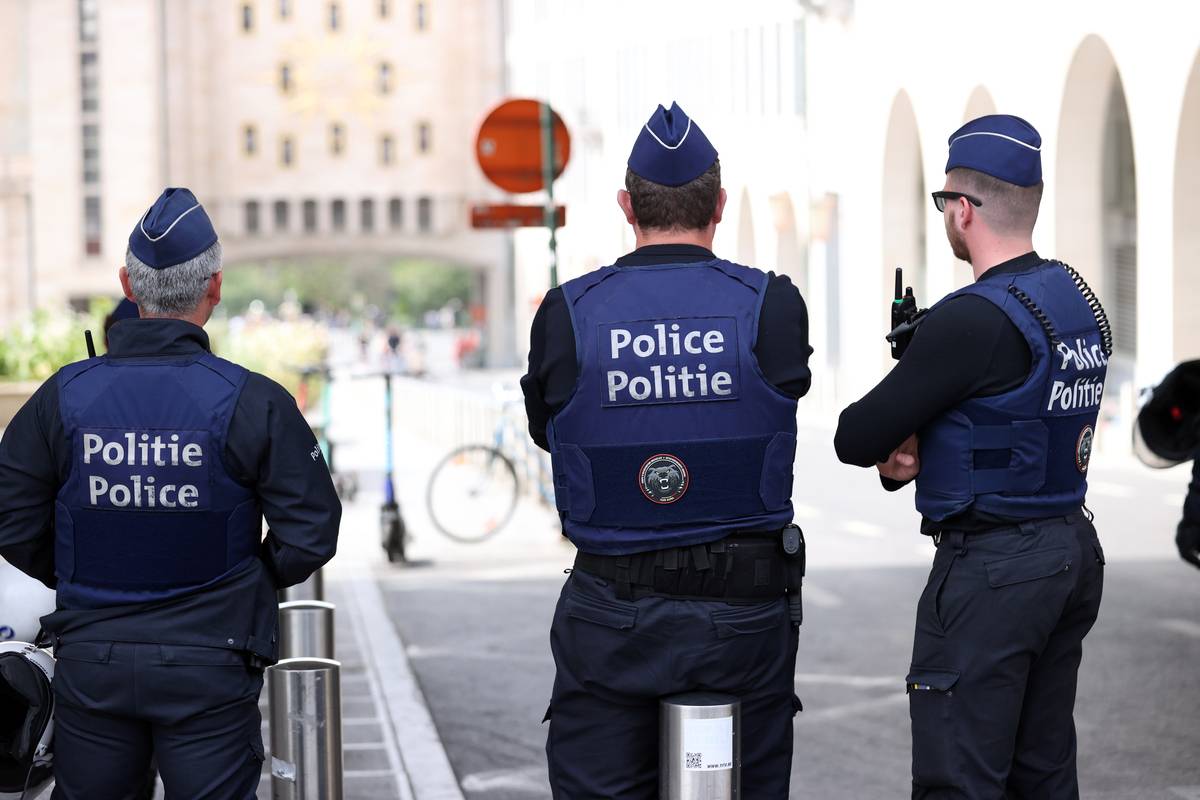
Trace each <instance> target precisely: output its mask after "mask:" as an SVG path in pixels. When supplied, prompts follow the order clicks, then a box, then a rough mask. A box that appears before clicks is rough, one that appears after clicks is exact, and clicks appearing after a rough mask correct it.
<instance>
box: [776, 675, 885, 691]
mask: <svg viewBox="0 0 1200 800" xmlns="http://www.w3.org/2000/svg"><path fill="white" fill-rule="evenodd" d="M796 683H802V684H817V685H824V686H853V687H854V688H856V689H869V688H875V687H878V686H891V687H893V688H896V687H899V686H901V685H902V684H903V683H904V681H903V680H902V679H901V678H897V677H896V676H895V675H887V676H883V675H834V674H828V673H822V672H797V673H796Z"/></svg>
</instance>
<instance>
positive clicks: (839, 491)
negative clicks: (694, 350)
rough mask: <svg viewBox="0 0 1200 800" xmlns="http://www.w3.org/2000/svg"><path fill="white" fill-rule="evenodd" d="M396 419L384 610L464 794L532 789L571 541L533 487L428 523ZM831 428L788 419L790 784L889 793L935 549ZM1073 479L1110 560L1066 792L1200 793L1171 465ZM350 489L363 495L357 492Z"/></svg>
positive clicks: (360, 446) (903, 746) (819, 794)
mask: <svg viewBox="0 0 1200 800" xmlns="http://www.w3.org/2000/svg"><path fill="white" fill-rule="evenodd" d="M354 386H355V389H354V390H353V391H354V394H353V395H343V396H341V397H339V396H338V395H336V394H335V406H336V405H338V404H352V405H353V408H354V411H355V412H356V413H355V416H356V419H358V420H362V421H363V422H362V423H361V424H362V425H363V430H362V431H361V432H359V433H357V434H356V433H355V432H354V431H353V430H348V431H347V432H348V433H349V435H350V438H351V439H352V440H357V445H356V446H351V447H348V448H346V450H345V452H346V454H347V455H346V463H347V465H348V466H350V467H353V468H358V469H362V470H366V471H368V472H369V471H371V470H372V469H373V468H377V466H378V464H379V463H380V462H381V455H382V454H381V444H380V443H379V438H378V436H377V435H374V436H373V435H371V433H370V432H368V427H369V423H368V421H369V420H372V419H373V418H375V415H376V414H377V413H381V411H382V406H381V403H380V402H379V400H378V398H376V397H375V395H376V394H378V387H374V388H373V387H372V385H371V384H370V382H369V381H358V382H354ZM376 407H378V411H377V410H376ZM398 422H399V423H400V425H399V431H398V434H397V452H398V453H400V454H401V463H400V468H399V474H398V491H399V495H400V501H401V505H402V506H403V507H404V509H405V515H406V518H407V519H408V521H409V525H410V529H411V530H412V532H413V542H412V545H411V552H412V554H413V555H414V556H415V557H417V558H419V559H422V560H425V561H427V562H428V564H429V565H428V566H425V567H422V568H409V569H398V570H396V571H394V572H392V573H391V574H390V575H389V576H388V577H385V578H383V579H382V586H383V589H384V593H385V598H386V601H387V605H388V610H389V613H390V615H391V618H392V620H393V622H394V624H395V625H396V628H397V630H398V631H399V632H400V634H401V636H402V638H403V639H404V642H405V644H406V646H407V648H408V655H409V657H410V659H411V663H412V666H413V669H414V671H415V673H416V675H417V678H418V680H419V682H420V684H421V687H422V689H423V691H424V694H425V697H426V700H427V702H428V705H429V708H430V710H431V712H432V714H433V717H434V721H435V723H436V725H437V728H438V731H439V733H440V735H441V737H442V740H443V742H444V744H445V747H446V751H447V753H448V755H449V758H450V761H451V764H452V766H453V768H454V770H455V772H456V774H457V775H458V777H459V780H460V782H461V785H462V787H463V791H464V793H465V794H466V795H467V796H468V797H469V798H472V800H474V798H489V800H523V799H524V798H547V797H549V796H550V795H549V790H548V788H547V786H546V778H545V757H544V754H543V746H544V741H545V729H544V727H543V726H542V725H541V719H542V715H543V713H544V711H545V708H546V704H547V701H548V698H549V693H550V687H551V683H552V680H553V664H552V662H551V659H550V652H549V644H548V630H549V625H550V619H551V616H552V613H553V609H554V604H555V601H556V599H557V596H558V591H559V588H560V587H561V584H562V580H563V575H562V570H563V568H565V567H567V566H569V565H570V563H571V559H572V555H573V552H572V551H571V549H570V547H569V545H566V544H564V543H563V541H562V539H561V537H560V536H559V534H558V531H557V525H556V520H555V519H554V517H553V515H551V514H550V513H549V511H548V510H547V509H544V508H542V507H540V506H538V505H536V504H533V503H531V502H527V503H523V504H522V505H521V507H520V508H519V510H518V513H517V516H516V518H515V519H514V521H513V522H512V523H511V524H510V525H509V527H508V528H506V529H505V530H504V531H502V532H501V533H500V534H499V535H498V536H497V537H496V538H494V539H493V540H491V541H489V542H487V543H485V544H483V545H478V546H465V545H455V544H453V543H450V542H448V541H446V540H444V539H443V538H442V537H440V536H439V535H438V534H436V533H435V532H434V531H433V530H432V527H431V526H430V524H429V520H428V517H427V515H426V513H425V510H424V485H425V481H426V479H427V477H428V473H429V470H430V469H431V468H432V466H433V464H434V463H436V461H437V460H438V458H439V457H440V455H441V454H442V453H443V452H444V448H443V447H442V446H441V445H438V444H433V443H431V442H430V441H429V439H430V437H429V435H428V434H429V430H428V427H429V425H430V423H429V421H428V420H419V421H417V422H418V423H419V424H414V420H412V419H399V420H398ZM830 440H831V433H830V431H829V430H828V428H827V427H824V426H822V425H820V424H813V425H806V426H803V427H802V431H801V449H800V452H801V456H800V459H799V461H798V464H797V471H796V492H795V497H796V503H797V518H798V521H799V522H800V523H801V524H802V525H803V526H804V527H805V530H806V532H807V535H808V541H809V578H808V580H807V581H806V592H805V598H806V615H805V624H804V627H803V629H802V632H801V638H800V651H799V657H798V666H797V675H796V687H797V688H796V690H797V693H798V694H799V695H800V697H801V698H802V699H803V701H804V705H805V711H804V712H803V713H801V714H800V715H798V716H797V718H796V723H795V725H796V748H795V760H794V767H793V776H792V785H793V796H794V797H798V798H803V797H812V798H822V799H823V800H825V799H832V800H840V799H841V798H853V799H854V800H874V799H875V798H880V800H883V799H884V798H886V800H894V798H898V797H904V796H907V794H908V781H909V730H908V713H907V703H906V698H905V695H904V688H903V679H904V676H905V674H906V672H907V668H908V665H909V658H910V654H911V642H912V629H913V616H914V609H915V606H916V601H917V598H918V596H919V594H920V592H921V589H922V587H923V585H924V582H925V578H926V575H927V571H928V565H929V562H930V560H931V557H932V550H933V548H932V545H931V543H930V542H929V541H928V540H927V539H926V538H925V537H922V536H920V535H919V534H918V533H916V527H917V518H916V514H915V512H914V511H913V507H912V495H911V489H907V490H903V491H901V492H897V493H895V494H887V493H885V492H883V491H882V490H881V489H880V487H879V484H878V480H877V478H876V477H875V476H874V474H873V472H869V471H867V470H857V469H853V468H850V467H844V466H842V465H840V464H838V463H837V462H836V459H835V458H834V457H833V453H832V448H831V446H830V444H829V442H830ZM1102 441H1103V440H1102ZM1117 449H1119V448H1117ZM1089 477H1090V483H1091V491H1090V492H1089V498H1088V505H1089V507H1090V508H1092V510H1094V511H1095V512H1096V525H1097V529H1098V530H1099V533H1100V536H1101V540H1102V542H1103V543H1104V546H1105V550H1106V553H1107V556H1108V566H1107V567H1106V571H1107V575H1106V584H1107V585H1106V588H1105V598H1104V603H1103V606H1102V608H1101V615H1100V620H1099V622H1098V624H1097V626H1096V628H1095V629H1094V630H1093V632H1092V633H1091V635H1090V636H1089V637H1088V639H1087V641H1086V642H1085V652H1084V662H1083V667H1082V671H1081V685H1080V691H1079V697H1078V703H1077V707H1076V721H1077V727H1078V731H1079V743H1080V762H1079V763H1080V776H1081V784H1082V796H1083V797H1084V798H1098V799H1099V800H1118V798H1119V799H1120V800H1132V799H1134V798H1137V799H1138V800H1141V799H1142V798H1144V799H1145V800H1179V799H1180V798H1185V800H1186V799H1187V798H1191V799H1192V800H1200V760H1198V759H1197V755H1196V754H1197V753H1200V669H1198V666H1200V572H1197V571H1196V570H1194V569H1192V568H1191V567H1189V566H1187V565H1185V564H1183V563H1182V562H1180V561H1179V560H1178V559H1177V557H1176V556H1175V553H1174V548H1173V545H1172V537H1173V533H1174V526H1175V522H1176V520H1177V519H1178V514H1179V509H1180V506H1181V504H1182V499H1183V494H1184V489H1185V487H1186V484H1187V478H1188V475H1187V471H1186V470H1184V469H1176V470H1172V471H1168V472H1165V473H1156V472H1152V471H1150V470H1147V469H1145V468H1143V467H1141V466H1140V465H1136V464H1134V463H1132V462H1130V461H1128V460H1127V459H1126V458H1122V457H1120V456H1119V454H1118V455H1114V454H1112V451H1111V449H1110V451H1109V453H1107V454H1106V453H1105V452H1103V451H1101V452H1100V453H1099V454H1098V455H1097V456H1096V458H1095V459H1094V460H1093V465H1092V468H1091V474H1090V476H1089ZM370 488H371V487H370V484H368V489H370ZM358 502H359V503H360V504H365V505H367V506H369V505H370V504H372V503H375V504H377V503H378V496H377V495H375V494H373V493H371V492H370V491H367V492H364V494H363V495H361V496H360V498H359V501H358Z"/></svg>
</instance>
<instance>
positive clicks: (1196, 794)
mask: <svg viewBox="0 0 1200 800" xmlns="http://www.w3.org/2000/svg"><path fill="white" fill-rule="evenodd" d="M1171 791H1172V792H1173V793H1174V794H1177V795H1179V796H1180V797H1182V798H1183V800H1200V786H1172V787H1171Z"/></svg>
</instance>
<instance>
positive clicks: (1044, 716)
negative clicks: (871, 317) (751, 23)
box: [835, 115, 1112, 800]
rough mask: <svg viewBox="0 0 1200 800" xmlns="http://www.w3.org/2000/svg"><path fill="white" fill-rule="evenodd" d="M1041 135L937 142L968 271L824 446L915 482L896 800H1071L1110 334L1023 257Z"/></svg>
mask: <svg viewBox="0 0 1200 800" xmlns="http://www.w3.org/2000/svg"><path fill="white" fill-rule="evenodd" d="M1041 143H1042V142H1041V137H1040V136H1039V135H1038V133H1037V131H1036V130H1034V128H1033V127H1032V126H1031V125H1029V123H1027V122H1025V121H1024V120H1021V119H1018V118H1017V117H1011V116H1005V115H992V116H987V117H982V118H980V119H976V120H973V121H971V122H969V123H967V124H966V125H964V126H963V127H962V128H960V129H959V130H957V131H955V133H954V134H953V135H952V136H951V137H950V154H949V159H948V161H947V163H946V184H945V189H944V190H943V191H939V192H934V193H933V198H934V202H935V204H936V206H937V208H938V210H939V211H942V212H943V214H944V216H945V224H946V235H947V238H948V239H949V240H950V245H951V248H952V249H953V251H954V254H955V256H957V257H958V258H961V259H963V260H965V261H967V262H969V263H970V264H971V268H972V270H973V271H974V274H975V282H974V283H973V284H971V285H969V286H967V287H965V288H963V289H960V290H958V291H956V292H954V293H952V294H950V295H948V296H947V297H945V298H944V299H943V300H942V301H941V302H939V303H937V304H936V305H934V307H933V308H932V309H930V311H929V312H928V314H926V315H925V316H924V317H923V318H922V322H921V324H920V325H919V327H918V328H917V329H916V333H915V335H914V336H913V338H912V341H911V344H910V345H909V347H908V350H907V352H905V353H904V355H903V357H902V358H901V359H900V362H899V363H898V364H897V365H896V367H895V368H894V369H893V370H892V371H891V373H890V374H889V375H887V377H885V378H884V379H883V380H882V381H881V382H880V383H879V385H878V386H876V387H875V388H874V389H872V390H871V391H870V392H869V393H868V394H867V395H866V396H865V397H863V398H862V399H861V400H859V401H858V402H856V403H854V404H852V405H851V406H849V407H848V408H847V409H846V410H845V411H843V412H842V415H841V419H840V420H839V422H838V428H837V434H836V438H835V445H836V448H837V453H838V457H839V458H841V460H842V461H844V462H846V463H848V464H856V465H858V466H862V467H869V466H872V465H874V466H877V467H878V469H879V472H880V474H881V475H882V480H883V484H884V487H885V488H886V489H888V490H895V489H897V488H899V487H900V486H902V485H903V484H904V483H906V482H908V481H911V480H913V479H914V478H915V479H916V483H917V486H916V505H917V510H918V511H920V512H921V514H922V515H923V516H924V521H923V523H922V532H924V533H926V534H929V535H931V536H932V537H933V540H934V542H935V543H936V545H937V551H936V555H935V556H934V561H933V568H932V570H931V572H930V575H929V582H928V585H927V587H926V589H925V592H924V594H922V596H921V599H920V602H919V603H918V605H917V624H916V637H915V641H914V644H913V659H912V666H911V671H910V672H909V675H908V678H907V683H908V692H909V707H910V713H911V716H912V734H913V797H914V798H964V799H965V798H972V799H975V798H978V799H980V800H982V799H983V798H988V799H989V800H990V799H991V798H995V799H996V800H999V798H1011V799H1013V800H1016V799H1017V798H1027V799H1029V800H1033V799H1034V798H1036V800H1056V799H1057V798H1076V797H1078V796H1079V788H1078V784H1077V780H1076V772H1075V725H1074V720H1073V716H1072V715H1073V711H1074V705H1075V687H1076V680H1077V673H1078V669H1079V663H1080V658H1081V656H1082V642H1083V638H1084V636H1085V635H1086V634H1087V633H1088V631H1089V630H1090V629H1091V627H1092V624H1093V623H1094V622H1095V620H1096V615H1097V612H1098V611H1099V607H1100V595H1101V588H1102V585H1103V580H1104V575H1103V573H1104V571H1103V564H1104V555H1103V551H1102V550H1101V548H1100V543H1099V541H1098V540H1097V538H1096V531H1095V529H1094V528H1093V527H1092V523H1091V514H1090V513H1089V512H1087V511H1086V509H1084V508H1083V502H1084V495H1085V492H1086V489H1087V480H1086V478H1087V468H1088V460H1089V458H1090V455H1091V446H1092V439H1093V436H1094V433H1095V425H1096V416H1097V412H1098V410H1099V406H1100V397H1101V393H1102V391H1103V387H1104V379H1105V373H1106V365H1107V362H1108V358H1109V354H1110V352H1111V347H1112V345H1111V337H1110V334H1109V326H1108V322H1107V320H1106V318H1105V316H1104V311H1103V309H1102V308H1101V306H1100V304H1099V302H1097V300H1096V298H1095V296H1094V295H1093V294H1092V292H1091V290H1090V289H1089V288H1088V287H1087V285H1086V284H1085V283H1084V281H1083V279H1082V278H1080V277H1079V275H1078V274H1077V273H1076V272H1075V271H1074V270H1073V269H1071V268H1070V267H1068V266H1066V265H1064V264H1062V263H1060V262H1056V261H1048V260H1046V259H1044V258H1042V257H1040V256H1039V255H1038V254H1037V253H1036V252H1034V250H1033V244H1032V235H1033V226H1034V222H1035V221H1036V219H1037V212H1038V206H1039V203H1040V201H1041V195H1042V172H1041Z"/></svg>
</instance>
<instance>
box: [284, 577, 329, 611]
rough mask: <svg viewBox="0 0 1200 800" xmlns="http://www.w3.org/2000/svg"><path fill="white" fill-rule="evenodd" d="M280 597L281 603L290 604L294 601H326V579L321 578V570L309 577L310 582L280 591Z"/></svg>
mask: <svg viewBox="0 0 1200 800" xmlns="http://www.w3.org/2000/svg"><path fill="white" fill-rule="evenodd" d="M278 595H279V602H280V603H290V602H292V601H294V600H324V599H325V579H324V578H322V577H321V570H317V571H316V572H314V573H313V574H312V575H309V576H308V580H306V581H304V583H297V584H296V585H295V586H289V587H288V588H286V589H280V590H279V592H278Z"/></svg>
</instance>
